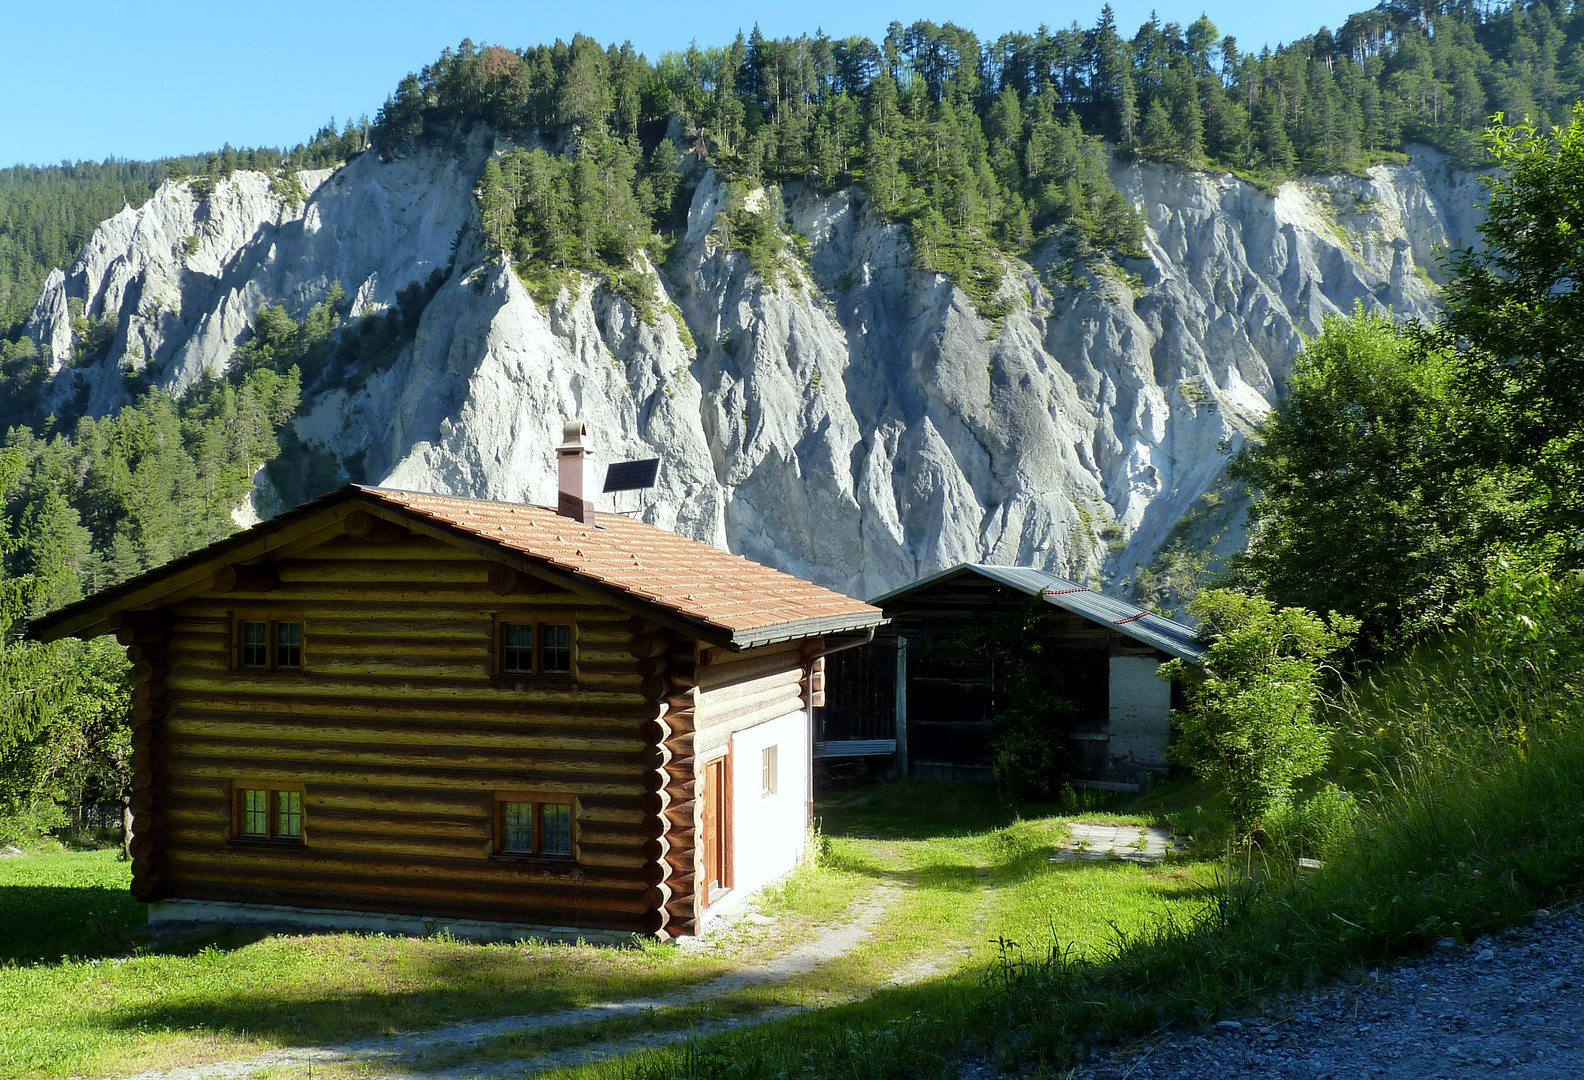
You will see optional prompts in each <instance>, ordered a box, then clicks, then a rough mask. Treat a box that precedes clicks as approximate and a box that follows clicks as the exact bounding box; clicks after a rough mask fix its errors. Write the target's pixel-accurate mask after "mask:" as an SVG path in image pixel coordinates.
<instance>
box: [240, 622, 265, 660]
mask: <svg viewBox="0 0 1584 1080" xmlns="http://www.w3.org/2000/svg"><path fill="white" fill-rule="evenodd" d="M242 666H243V667H269V623H264V622H245V623H243V624H242Z"/></svg>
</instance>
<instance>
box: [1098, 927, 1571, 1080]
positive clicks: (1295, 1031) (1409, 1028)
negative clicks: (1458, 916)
mask: <svg viewBox="0 0 1584 1080" xmlns="http://www.w3.org/2000/svg"><path fill="white" fill-rule="evenodd" d="M1481 1076H1504V1077H1521V1078H1523V1080H1579V1078H1581V1077H1584V916H1580V915H1579V914H1577V913H1571V914H1565V915H1558V916H1555V917H1552V916H1550V915H1549V914H1548V913H1541V914H1540V916H1538V917H1537V918H1536V920H1535V921H1534V922H1533V923H1531V924H1530V925H1528V926H1525V927H1520V928H1518V929H1514V930H1507V931H1505V932H1503V933H1502V934H1501V935H1500V936H1499V937H1489V938H1480V939H1479V940H1477V941H1475V942H1473V943H1472V944H1470V945H1469V946H1468V947H1466V948H1465V947H1463V946H1460V945H1457V944H1456V943H1455V942H1453V941H1452V940H1451V939H1447V940H1445V941H1443V942H1442V943H1441V944H1440V945H1439V946H1438V947H1437V948H1435V949H1434V950H1432V951H1431V952H1430V953H1428V954H1427V955H1425V956H1423V957H1420V958H1418V959H1416V960H1413V961H1409V962H1407V963H1404V964H1401V965H1398V966H1395V967H1387V968H1383V969H1381V970H1379V971H1376V972H1371V973H1370V974H1369V976H1368V977H1367V978H1365V979H1363V980H1362V981H1361V982H1358V983H1353V984H1349V985H1345V986H1342V987H1339V988H1333V989H1331V990H1330V991H1327V992H1326V993H1324V994H1320V995H1316V996H1313V997H1308V998H1304V999H1300V1000H1298V1001H1296V1002H1294V1003H1293V1004H1290V1005H1288V1006H1287V1007H1285V1008H1280V1009H1271V1010H1268V1011H1267V1013H1265V1014H1262V1015H1260V1016H1256V1017H1245V1018H1243V1019H1242V1020H1223V1021H1221V1022H1220V1023H1219V1024H1217V1025H1215V1028H1214V1029H1213V1030H1212V1031H1211V1032H1210V1033H1209V1034H1207V1035H1196V1036H1184V1035H1178V1036H1174V1037H1170V1038H1166V1039H1163V1040H1161V1041H1159V1042H1156V1043H1154V1044H1152V1045H1149V1046H1146V1047H1143V1048H1137V1047H1135V1048H1133V1049H1132V1050H1131V1052H1128V1053H1117V1054H1116V1055H1115V1056H1113V1057H1106V1058H1102V1060H1100V1061H1099V1062H1097V1063H1095V1064H1094V1065H1092V1066H1090V1067H1086V1068H1082V1069H1079V1070H1077V1071H1076V1073H1075V1076H1074V1080H1078V1078H1083V1080H1124V1078H1125V1080H1202V1078H1207V1077H1213V1078H1215V1080H1239V1078H1245V1077H1247V1078H1254V1077H1258V1078H1260V1080H1277V1078H1279V1080H1289V1078H1291V1080H1297V1078H1300V1077H1301V1078H1303V1080H1355V1078H1366V1077H1369V1078H1373V1077H1390V1078H1391V1080H1421V1078H1423V1080H1436V1078H1446V1080H1453V1078H1462V1077H1481Z"/></svg>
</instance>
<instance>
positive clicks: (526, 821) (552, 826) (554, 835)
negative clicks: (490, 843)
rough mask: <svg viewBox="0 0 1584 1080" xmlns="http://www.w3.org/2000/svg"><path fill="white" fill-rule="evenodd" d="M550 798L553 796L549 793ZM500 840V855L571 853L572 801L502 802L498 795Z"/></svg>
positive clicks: (498, 842) (558, 854)
mask: <svg viewBox="0 0 1584 1080" xmlns="http://www.w3.org/2000/svg"><path fill="white" fill-rule="evenodd" d="M552 797H553V796H552ZM497 800H498V801H497V802H496V804H495V805H496V806H497V807H499V811H498V813H499V815H500V816H499V818H498V821H497V824H498V826H499V829H500V832H499V834H498V835H499V840H498V841H497V844H498V846H497V848H496V850H498V851H499V852H500V853H501V854H503V855H552V856H563V857H564V856H569V855H571V854H572V803H571V802H570V801H567V802H530V801H526V800H525V801H522V802H518V801H515V800H513V801H505V800H500V799H499V797H497Z"/></svg>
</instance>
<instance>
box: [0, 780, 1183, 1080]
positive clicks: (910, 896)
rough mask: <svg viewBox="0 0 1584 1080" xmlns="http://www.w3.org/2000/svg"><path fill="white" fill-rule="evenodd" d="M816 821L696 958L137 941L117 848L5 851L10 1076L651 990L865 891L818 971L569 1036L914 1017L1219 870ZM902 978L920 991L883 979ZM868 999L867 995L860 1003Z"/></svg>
mask: <svg viewBox="0 0 1584 1080" xmlns="http://www.w3.org/2000/svg"><path fill="white" fill-rule="evenodd" d="M820 815H821V818H822V826H823V831H824V834H825V836H826V837H828V838H829V839H828V849H827V852H826V854H825V856H824V857H823V858H822V859H821V860H820V863H819V865H818V866H809V867H806V868H804V869H803V870H800V871H799V872H798V873H797V874H795V875H794V876H793V877H792V878H790V879H789V880H787V881H786V882H784V883H783V884H781V885H780V886H777V887H775V888H773V889H771V890H769V891H768V892H767V894H766V895H765V896H764V897H763V898H762V900H761V902H760V905H759V906H760V908H761V909H762V910H763V911H765V912H767V913H769V914H771V915H774V916H776V917H777V921H776V925H775V926H773V927H749V928H746V929H744V930H742V931H740V932H736V933H732V934H727V935H723V936H722V937H721V938H720V939H719V940H718V941H714V940H712V941H708V942H706V943H705V944H704V945H703V946H702V947H700V948H696V949H678V948H676V947H674V946H654V945H650V946H643V947H638V948H609V947H594V946H551V945H536V944H528V945H487V946H486V945H472V944H467V943H463V942H457V941H451V940H444V939H424V940H415V939H407V938H387V937H378V936H363V935H351V934H330V935H322V936H315V937H306V936H294V937H273V936H271V937H265V938H262V939H258V940H250V939H248V938H233V939H229V940H226V939H221V940H217V941H213V942H210V943H208V944H206V945H202V946H201V947H200V946H198V945H194V946H191V947H188V948H186V949H180V950H162V951H151V950H146V949H145V950H137V949H135V948H134V947H133V941H132V937H131V933H132V931H133V929H134V928H135V926H136V924H137V923H138V922H140V921H141V918H142V912H141V906H140V905H138V904H136V903H135V902H132V901H130V900H129V899H128V898H127V896H126V892H125V889H126V870H125V865H124V864H122V863H120V862H118V861H116V858H115V855H114V853H111V852H89V853H68V854H58V855H44V856H35V857H31V858H25V859H13V860H6V861H4V862H0V925H3V926H4V927H5V928H6V929H5V930H4V931H0V935H3V940H0V955H3V956H5V957H6V958H8V960H9V961H10V965H9V966H7V967H6V968H4V969H0V1008H4V1010H5V1012H6V1014H7V1017H8V1020H9V1023H8V1024H6V1025H4V1026H3V1027H0V1076H5V1077H22V1076H27V1077H31V1076H60V1075H68V1074H74V1075H84V1076H106V1075H115V1074H118V1073H125V1072H135V1071H140V1070H142V1069H148V1068H154V1067H159V1066H162V1065H175V1064H188V1063H192V1062H194V1061H197V1060H226V1059H231V1058H237V1057H245V1056H247V1055H248V1054H250V1053H252V1052H256V1051H258V1050H261V1049H264V1048H268V1047H273V1046H283V1045H298V1046H312V1045H324V1044H329V1043H334V1042H338V1041H341V1040H343V1039H347V1038H351V1037H356V1036H361V1035H372V1034H381V1033H389V1032H397V1031H415V1030H422V1029H425V1028H429V1027H434V1026H437V1025H439V1024H442V1023H446V1022H451V1021H457V1020H464V1019H482V1018H489V1017H496V1016H503V1015H516V1014H523V1013H536V1012H548V1011H553V1010H558V1009H563V1008H567V1007H572V1006H576V1005H582V1004H588V1003H593V1002H599V1001H614V1000H621V999H625V998H633V997H647V996H651V995H656V994H663V993H666V992H668V991H673V990H677V989H680V988H683V987H685V986H687V985H689V984H692V983H697V982H700V981H702V980H705V979H708V978H711V977H713V976H716V975H720V974H725V973H729V972H732V971H737V970H751V969H752V968H753V967H754V966H755V965H756V964H758V963H760V962H762V961H763V960H764V959H766V958H767V957H769V956H771V955H773V954H775V953H778V952H781V951H784V950H785V949H786V948H788V947H790V946H792V945H794V944H795V943H796V942H798V941H800V940H804V939H806V938H808V937H809V936H811V935H812V934H813V933H814V932H815V930H816V928H817V926H818V925H819V924H820V923H822V922H824V923H829V922H838V923H839V922H842V921H844V920H845V919H846V918H847V917H848V913H849V912H850V911H851V910H862V909H863V905H864V904H865V903H872V904H876V905H878V904H884V905H885V906H884V911H883V914H881V915H880V916H879V917H878V918H877V919H875V920H874V925H873V926H872V928H871V931H870V933H869V935H868V936H867V937H866V938H865V939H864V940H863V941H862V942H861V943H860V944H858V945H857V947H855V948H853V949H851V951H849V952H847V953H845V954H844V955H842V956H840V957H839V958H837V959H835V960H832V961H830V962H829V963H825V964H822V965H820V966H819V967H818V968H817V969H815V970H814V971H812V972H808V973H806V974H802V975H796V976H793V977H791V978H789V979H786V980H784V981H781V982H778V983H774V984H769V985H759V986H750V987H744V988H740V989H737V990H734V991H731V992H727V993H721V994H711V995H710V997H709V999H708V1001H707V1002H706V1003H705V1004H703V1005H701V1006H699V1007H690V1008H688V1009H685V1010H677V1011H675V1012H674V1013H672V1012H661V1013H658V1014H655V1015H652V1016H648V1017H645V1018H643V1019H641V1020H638V1021H624V1022H622V1023H615V1024H609V1025H604V1026H603V1027H602V1028H601V1029H599V1030H598V1031H588V1032H584V1033H582V1034H581V1035H580V1036H578V1037H585V1038H586V1037H588V1036H590V1035H594V1034H599V1035H601V1036H604V1035H610V1034H615V1033H620V1032H621V1031H622V1030H625V1029H629V1028H632V1027H634V1026H637V1027H639V1028H665V1027H683V1026H686V1025H687V1024H688V1023H689V1022H692V1021H694V1020H696V1019H699V1018H709V1017H719V1016H727V1015H734V1014H740V1013H749V1012H754V1011H757V1010H760V1009H764V1008H769V1007H776V1006H786V1005H801V1006H809V1007H817V1008H834V1009H837V1010H838V1011H846V1010H849V1009H861V1010H871V1009H875V1008H878V1009H881V1010H892V1009H895V1010H901V1011H899V1012H896V1013H894V1015H898V1016H905V1015H911V1014H913V1013H917V1012H919V1011H920V1010H921V1009H937V1010H938V1009H941V1008H943V1007H945V1004H944V999H949V998H952V997H954V996H957V995H961V994H963V993H965V992H968V993H973V992H974V991H973V988H974V987H977V986H980V985H982V984H983V983H984V980H983V978H982V977H981V975H980V974H979V973H980V972H982V971H984V970H986V969H987V968H988V967H990V966H991V965H993V963H994V961H995V959H996V957H997V956H998V955H999V950H1000V948H1001V947H1002V946H1001V945H1000V944H998V942H999V941H1001V940H1005V939H1010V940H1012V941H1015V942H1017V946H1016V947H1017V948H1019V949H1023V950H1026V951H1027V950H1033V951H1035V952H1040V953H1043V951H1044V950H1046V949H1047V948H1048V947H1049V946H1050V944H1051V942H1052V941H1053V940H1056V941H1059V942H1060V943H1061V945H1062V946H1064V947H1067V946H1070V947H1072V948H1074V949H1076V950H1078V951H1079V952H1081V953H1083V954H1084V955H1087V956H1092V957H1095V958H1099V957H1101V956H1103V955H1105V953H1106V951H1107V949H1108V948H1110V946H1111V944H1112V943H1113V941H1114V936H1115V933H1116V930H1117V929H1118V928H1120V929H1122V930H1125V931H1132V930H1138V929H1141V928H1143V927H1144V926H1146V925H1149V924H1150V923H1151V922H1152V921H1154V920H1157V919H1159V918H1161V917H1162V916H1163V915H1164V914H1165V913H1167V912H1171V913H1173V914H1174V915H1181V916H1187V915H1190V914H1193V913H1196V912H1198V911H1200V910H1202V908H1203V907H1204V904H1205V893H1204V888H1203V887H1204V885H1205V884H1206V883H1207V882H1208V881H1209V871H1208V868H1207V867H1204V866H1201V865H1197V864H1191V863H1181V862H1179V863H1174V864H1170V865H1167V866H1164V867H1158V868H1146V867H1142V866H1138V865H1133V864H1120V863H1095V862H1083V863H1060V864H1052V863H1050V862H1049V861H1048V855H1049V854H1050V851H1051V849H1052V847H1053V846H1055V844H1057V843H1058V842H1059V841H1060V839H1061V837H1062V836H1063V834H1064V831H1065V826H1066V822H1067V821H1068V820H1070V819H1069V818H1067V817H1064V816H1062V815H1061V814H1060V813H1059V812H1058V811H1057V810H1056V808H1054V807H1022V808H1016V807H1010V806H1007V805H1004V804H1002V803H1001V802H1000V801H999V800H998V799H997V797H996V794H995V792H994V789H992V788H990V787H988V786H983V785H971V784H925V783H899V784H886V785H876V786H871V787H865V788H857V789H851V790H848V791H845V792H841V793H838V794H837V795H834V796H832V797H829V798H827V799H825V800H823V802H822V804H821V807H820ZM1079 816H1080V817H1082V818H1083V819H1084V820H1097V819H1100V818H1099V817H1097V815H1096V814H1093V813H1088V814H1082V815H1079ZM1102 816H1103V815H1102ZM1113 819H1114V818H1113ZM855 904H856V905H857V907H856V908H855ZM63 957H70V958H69V959H65V958H63ZM954 973H955V974H954ZM899 976H900V977H901V979H902V980H903V981H906V982H908V983H910V984H911V985H908V986H905V987H900V988H891V984H892V982H893V980H895V979H897V978H898V977H899ZM965 987H966V988H968V989H967V990H966V991H965V989H964V988H965ZM870 994H875V996H874V997H873V998H871V999H870V1002H869V1004H853V1003H854V1002H856V1001H859V1000H860V999H863V998H866V997H868V995H870ZM947 1011H950V1010H949V1009H947ZM774 1026H775V1027H777V1028H779V1027H781V1026H782V1025H780V1024H778V1025H774ZM571 1038H573V1036H572V1035H571V1034H570V1033H568V1032H559V1033H557V1032H545V1033H540V1034H537V1035H533V1036H528V1035H508V1036H503V1037H500V1038H497V1039H494V1040H491V1041H489V1042H486V1043H485V1044H483V1045H482V1046H479V1047H477V1048H474V1049H470V1050H468V1051H466V1052H460V1051H458V1052H452V1053H450V1054H440V1055H437V1056H434V1057H432V1058H431V1059H428V1060H425V1061H423V1062H422V1064H423V1065H424V1066H429V1067H435V1066H441V1065H445V1066H453V1065H457V1064H462V1063H464V1062H468V1061H488V1060H502V1059H511V1058H514V1057H520V1056H525V1055H531V1054H533V1053H535V1052H538V1051H541V1050H543V1049H546V1048H551V1047H555V1046H560V1045H565V1044H566V1043H567V1042H568V1041H569V1040H570V1039H571ZM336 1071H338V1070H336V1069H334V1068H332V1069H329V1070H320V1069H319V1068H317V1067H316V1069H315V1072H316V1074H323V1075H333V1074H334V1073H335V1072H336ZM345 1071H347V1072H348V1073H355V1072H356V1071H357V1070H356V1069H355V1068H352V1067H348V1068H347V1069H346V1070H345Z"/></svg>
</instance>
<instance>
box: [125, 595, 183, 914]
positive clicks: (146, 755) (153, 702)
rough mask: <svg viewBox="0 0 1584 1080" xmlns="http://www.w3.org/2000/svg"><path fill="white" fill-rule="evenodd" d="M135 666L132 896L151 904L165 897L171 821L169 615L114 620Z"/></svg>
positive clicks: (137, 615) (143, 614) (135, 615)
mask: <svg viewBox="0 0 1584 1080" xmlns="http://www.w3.org/2000/svg"><path fill="white" fill-rule="evenodd" d="M111 625H112V626H113V628H114V629H115V635H116V640H117V641H118V642H120V643H121V645H122V646H124V647H125V648H126V652H127V658H128V659H129V660H131V661H132V804H131V811H132V835H131V838H130V840H129V841H128V843H127V851H128V853H129V854H130V855H131V856H132V895H133V896H135V897H137V898H138V899H139V900H143V901H147V902H152V901H155V900H160V899H163V898H164V897H165V895H166V885H167V881H168V875H167V874H166V872H165V869H164V865H163V861H164V860H163V859H162V857H161V856H162V853H163V851H164V849H165V845H166V839H167V835H168V822H167V820H166V819H165V816H164V815H163V814H162V812H161V808H162V804H163V801H164V800H163V798H162V794H163V792H162V783H161V782H162V780H163V779H164V770H163V768H162V765H161V763H162V760H163V757H164V750H165V746H166V740H165V723H164V721H165V716H166V713H167V712H168V706H167V705H166V703H165V672H166V670H167V663H168V659H169V655H168V650H167V646H168V643H169V636H170V635H169V624H168V621H167V618H166V613H165V612H163V611H154V612H136V613H132V612H128V613H123V614H120V615H117V616H115V617H114V618H113V619H112V620H111Z"/></svg>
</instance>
